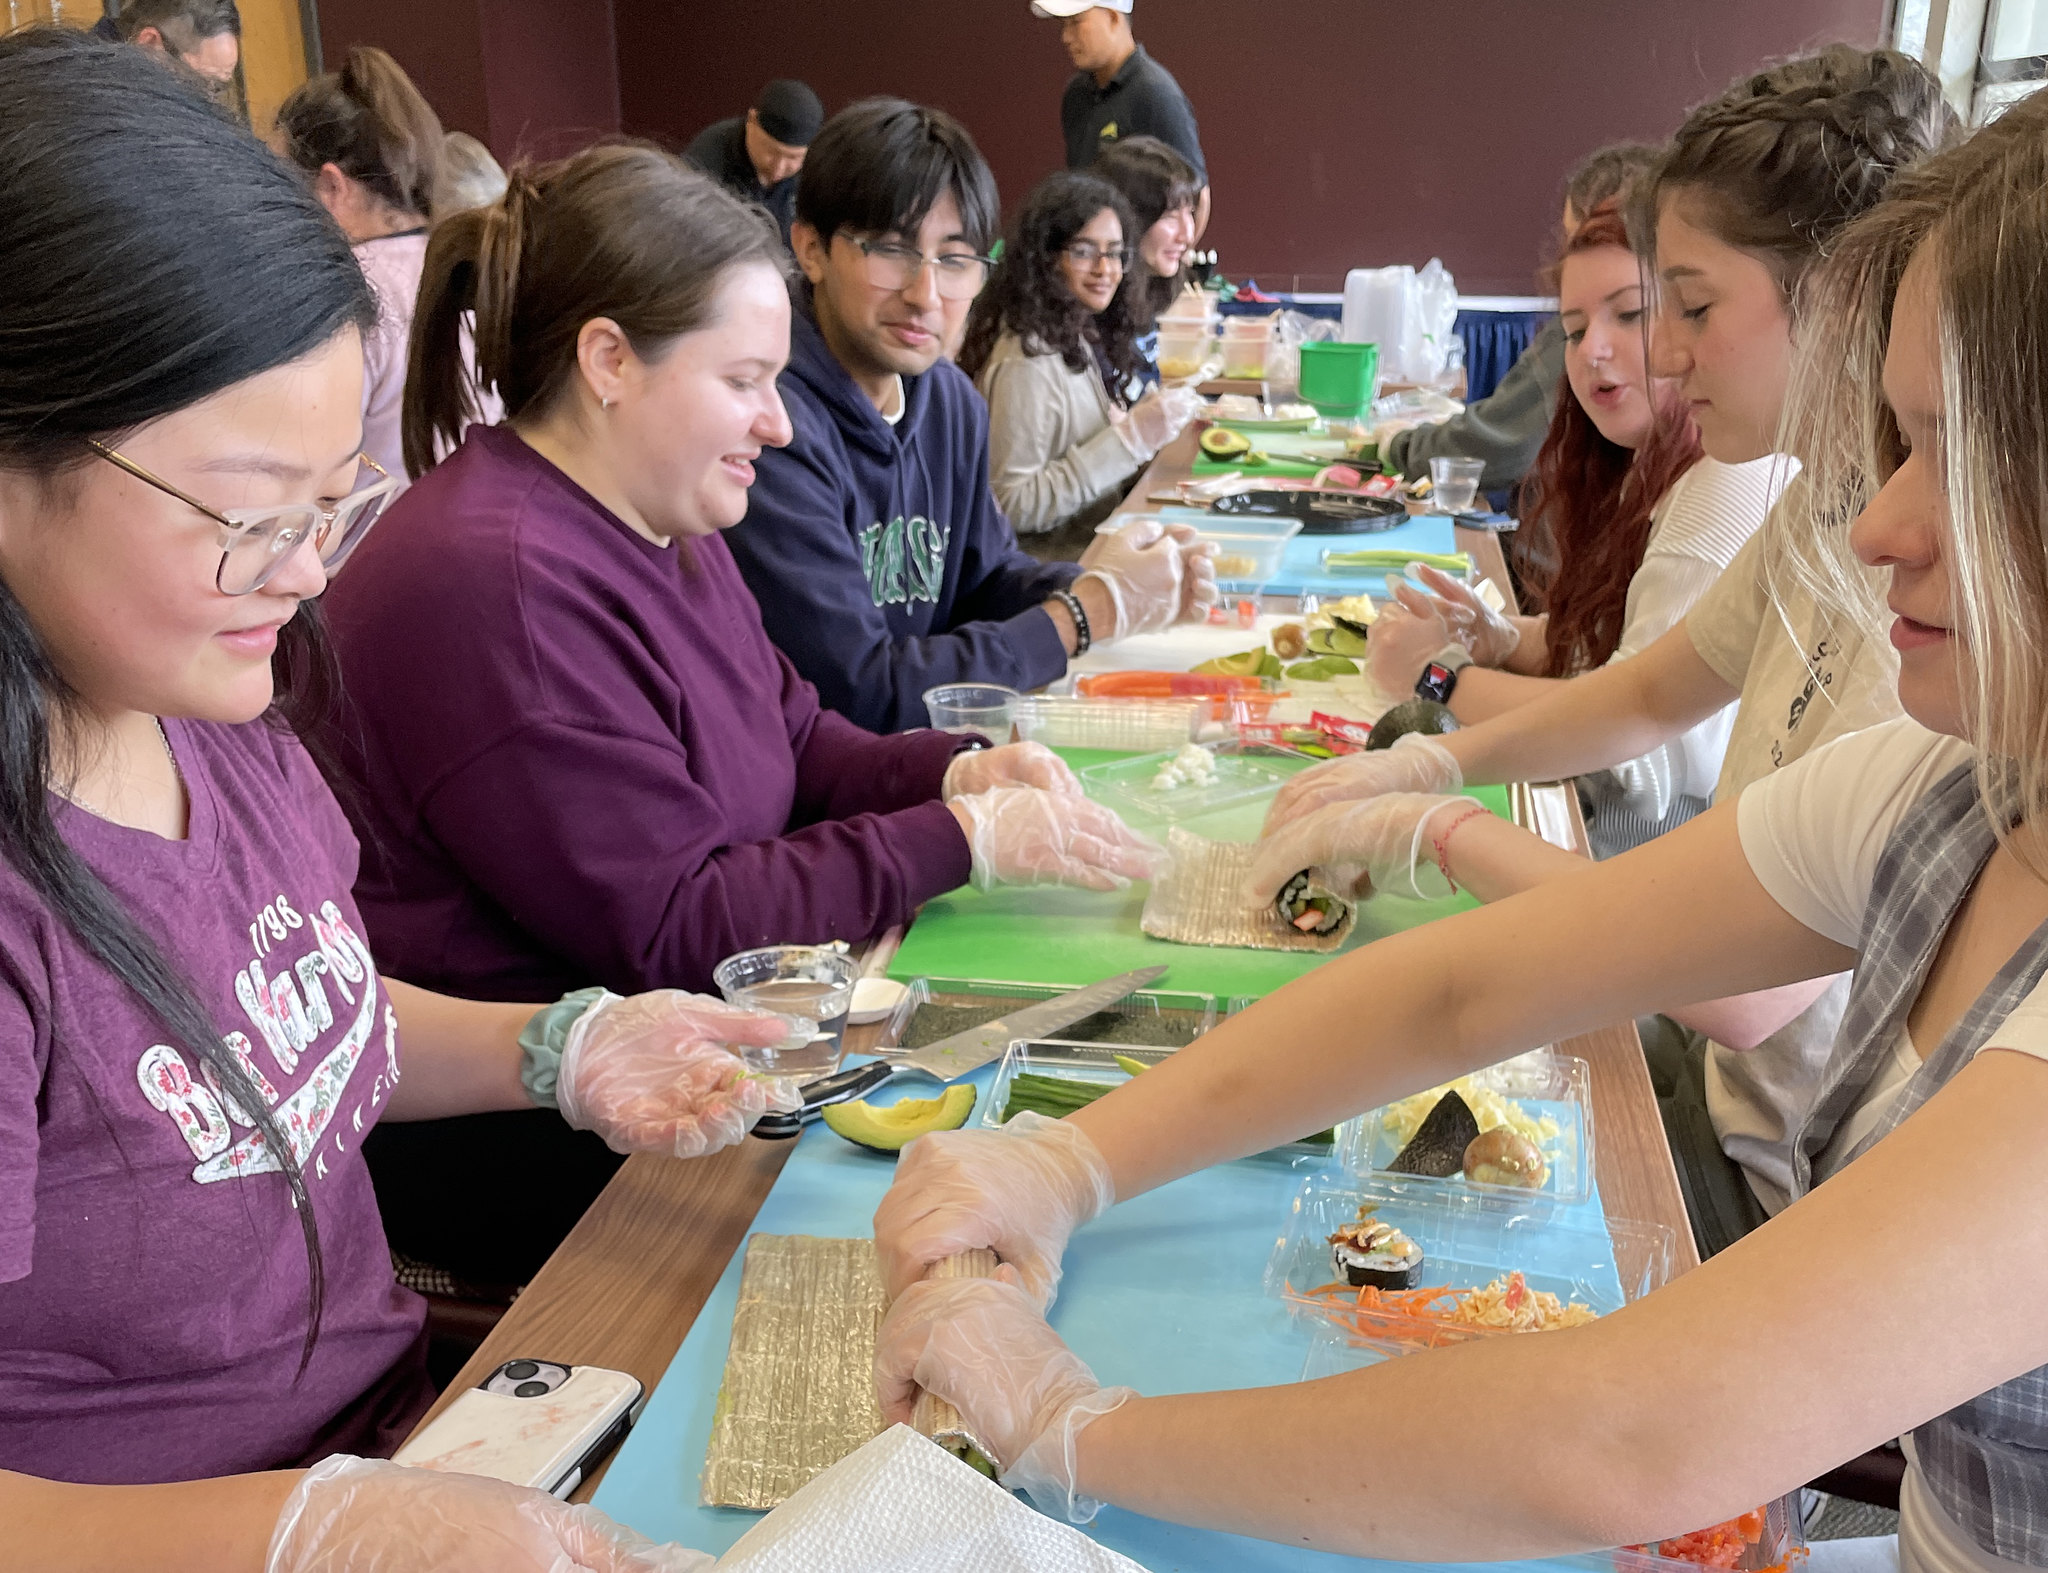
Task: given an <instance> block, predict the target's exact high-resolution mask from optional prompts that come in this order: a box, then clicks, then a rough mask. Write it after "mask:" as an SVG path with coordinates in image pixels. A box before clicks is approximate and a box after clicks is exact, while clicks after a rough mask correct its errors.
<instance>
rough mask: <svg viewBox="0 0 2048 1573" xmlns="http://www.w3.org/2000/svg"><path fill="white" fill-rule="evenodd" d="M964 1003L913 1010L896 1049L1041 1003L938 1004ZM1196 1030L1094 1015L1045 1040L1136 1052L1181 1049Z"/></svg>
mask: <svg viewBox="0 0 2048 1573" xmlns="http://www.w3.org/2000/svg"><path fill="white" fill-rule="evenodd" d="M963 997H964V996H962V995H958V994H948V995H941V996H940V997H939V999H935V1000H931V1001H928V1002H927V1003H925V1004H923V1005H920V1006H918V1007H917V1009H916V1011H914V1012H913V1013H912V1014H911V1017H910V1022H909V1025H908V1026H906V1027H905V1028H904V1029H903V1041H902V1042H901V1043H900V1044H898V1045H897V1047H898V1048H903V1049H921V1048H924V1047H925V1046H926V1045H927V1044H932V1043H937V1042H939V1041H940V1039H942V1038H950V1037H952V1036H953V1034H954V1033H956V1032H965V1031H966V1030H967V1029H968V1028H969V1027H979V1026H980V1025H981V1024H982V1023H983V1022H988V1021H994V1020H995V1019H996V1018H997V1017H998V1016H1007V1015H1009V1014H1011V1013H1013V1012H1015V1011H1017V1010H1021V1009H1022V1008H1023V1007H1024V1006H1026V1005H1035V1004H1038V1003H1040V1002H1039V1001H1037V1000H1031V999H1004V998H1002V997H1001V996H998V995H990V996H989V997H988V998H986V999H976V1000H975V1002H974V1003H973V1004H971V1005H956V1004H950V1003H943V1002H944V1001H951V1000H958V999H961V998H963ZM1201 1027H1202V1018H1201V1016H1200V1014H1199V1013H1197V1012H1195V1011H1187V1010H1162V1011H1149V1010H1143V1009H1142V1008H1141V1009H1138V1010H1129V1011H1121V1010H1099V1011H1097V1012H1096V1013H1095V1014H1094V1015H1092V1016H1083V1017H1082V1018H1081V1019H1080V1020H1079V1021H1077V1022H1075V1023H1074V1024H1073V1025H1072V1026H1071V1027H1062V1028H1060V1030H1059V1031H1058V1032H1056V1033H1051V1034H1047V1036H1050V1037H1056V1038H1059V1039H1060V1040H1061V1041H1063V1042H1068V1043H1127V1044H1132V1045H1134V1046H1136V1047H1138V1048H1141V1049H1143V1048H1159V1049H1184V1048H1186V1047H1187V1046H1188V1045H1189V1044H1190V1043H1193V1042H1194V1041H1195V1039H1196V1038H1197V1037H1198V1036H1200V1034H1201Z"/></svg>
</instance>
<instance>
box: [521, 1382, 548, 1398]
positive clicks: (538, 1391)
mask: <svg viewBox="0 0 2048 1573" xmlns="http://www.w3.org/2000/svg"><path fill="white" fill-rule="evenodd" d="M547 1390H548V1384H547V1383H545V1382H521V1383H520V1384H519V1385H518V1386H517V1387H515V1388H513V1389H512V1396H513V1397H514V1398H539V1397H540V1396H541V1395H542V1394H543V1393H545V1392H547Z"/></svg>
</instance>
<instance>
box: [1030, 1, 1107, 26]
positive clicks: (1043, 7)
mask: <svg viewBox="0 0 2048 1573" xmlns="http://www.w3.org/2000/svg"><path fill="white" fill-rule="evenodd" d="M1097 6H1100V7H1102V9H1103V10H1105V11H1121V12H1123V13H1124V15H1126V16H1129V15H1130V14H1131V0H1031V14H1032V15H1033V16H1049V17H1051V18H1052V19H1053V20H1054V21H1063V20H1065V19H1066V18H1067V17H1070V16H1079V15H1080V14H1081V13H1082V12H1083V11H1093V10H1094V9H1095V8H1096V7H1097Z"/></svg>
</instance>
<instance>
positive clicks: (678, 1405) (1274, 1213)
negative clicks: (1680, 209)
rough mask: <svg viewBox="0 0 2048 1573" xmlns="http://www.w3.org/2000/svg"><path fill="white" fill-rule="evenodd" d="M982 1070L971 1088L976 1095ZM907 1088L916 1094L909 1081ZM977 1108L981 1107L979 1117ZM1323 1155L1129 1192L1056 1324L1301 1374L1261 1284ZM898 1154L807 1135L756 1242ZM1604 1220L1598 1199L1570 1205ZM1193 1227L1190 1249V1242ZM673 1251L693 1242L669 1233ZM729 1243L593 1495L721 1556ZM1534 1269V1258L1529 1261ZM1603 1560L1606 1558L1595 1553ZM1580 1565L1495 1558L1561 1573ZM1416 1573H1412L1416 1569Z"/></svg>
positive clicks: (820, 1211) (1185, 1361)
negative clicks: (713, 1502) (715, 1436)
mask: <svg viewBox="0 0 2048 1573" xmlns="http://www.w3.org/2000/svg"><path fill="white" fill-rule="evenodd" d="M991 1074H992V1073H991V1071H989V1070H983V1071H980V1072H977V1073H976V1074H975V1076H974V1077H973V1078H972V1080H973V1081H974V1082H975V1083H976V1085H977V1086H978V1087H979V1088H980V1089H981V1090H982V1092H983V1094H984V1095H986V1092H987V1086H988V1082H989V1080H990V1077H991ZM906 1095H913V1096H914V1095H916V1089H915V1088H912V1089H909V1090H908V1091H907V1092H906ZM976 1117H977V1118H978V1117H979V1111H977V1116H976ZM1314 1164H1315V1160H1294V1161H1289V1160H1287V1159H1285V1158H1282V1157H1278V1156H1273V1157H1267V1158H1254V1159H1247V1160H1245V1161H1244V1162H1241V1163H1231V1164H1224V1165H1221V1166H1219V1167H1217V1168H1214V1169H1210V1170H1206V1171H1204V1172H1202V1173H1199V1174H1192V1175H1189V1176H1188V1177H1187V1178H1185V1179H1182V1180H1178V1181H1176V1182H1174V1183H1173V1184H1171V1185H1167V1186H1163V1187H1161V1188H1160V1189H1159V1190H1157V1191H1153V1192H1151V1193H1150V1194H1148V1195H1145V1196H1140V1197H1136V1198H1133V1199H1132V1200H1131V1201H1128V1202H1125V1203H1123V1204H1122V1205H1120V1206H1118V1207H1116V1208H1114V1209H1113V1210H1112V1211H1111V1212H1109V1213H1108V1214H1107V1215H1105V1216H1104V1217H1102V1218H1100V1219H1098V1220H1097V1221H1096V1222H1094V1223H1093V1224H1090V1225H1088V1226H1087V1227H1086V1228H1084V1229H1082V1230H1081V1231H1080V1232H1079V1233H1077V1234H1076V1235H1075V1237H1074V1240H1073V1243H1072V1246H1071V1247H1070V1249H1069V1250H1068V1253H1067V1258H1066V1269H1067V1272H1066V1278H1065V1281H1064V1282H1063V1283H1062V1285H1061V1289H1060V1298H1059V1303H1058V1304H1057V1305H1056V1306H1055V1307H1054V1309H1053V1314H1052V1322H1053V1325H1054V1326H1055V1327H1057V1328H1058V1329H1059V1331H1060V1333H1061V1335H1062V1336H1063V1337H1064V1338H1066V1339H1067V1341H1068V1342H1069V1343H1070V1344H1071V1345H1072V1346H1073V1347H1074V1349H1075V1350H1076V1351H1077V1352H1078V1353H1079V1354H1080V1355H1081V1356H1082V1357H1083V1358H1085V1359H1086V1360H1087V1361H1088V1362H1089V1364H1090V1365H1091V1366H1093V1367H1094V1369H1095V1372H1096V1374H1097V1375H1098V1376H1099V1377H1101V1378H1102V1380H1103V1381H1104V1382H1106V1383H1116V1384H1123V1385H1127V1386H1131V1387H1135V1388H1137V1389H1138V1390H1139V1391H1140V1392H1146V1393H1155V1394H1158V1393H1182V1392H1199V1391H1208V1390H1213V1389H1216V1388H1219V1387H1225V1388H1230V1387H1260V1386H1268V1385H1272V1384H1275V1383H1283V1382H1293V1381H1297V1380H1299V1379H1300V1377H1301V1375H1302V1370H1303V1366H1304V1364H1305V1363H1306V1362H1307V1360H1308V1358H1309V1355H1310V1353H1311V1351H1312V1349H1313V1348H1314V1347H1315V1340H1314V1338H1313V1337H1312V1334H1311V1331H1310V1328H1309V1325H1308V1324H1306V1323H1303V1322H1298V1321H1295V1320H1293V1319H1292V1318H1291V1317H1290V1316H1289V1314H1288V1312H1287V1310H1286V1308H1285V1307H1284V1306H1283V1305H1282V1304H1281V1303H1280V1302H1279V1301H1278V1300H1277V1299H1275V1298H1273V1297H1272V1296H1270V1295H1268V1294H1267V1293H1266V1291H1265V1288H1264V1283H1263V1280H1264V1274H1265V1268H1266V1263H1267V1259H1268V1257H1269V1255H1270V1253H1271V1252H1272V1250H1273V1245H1274V1239H1275V1235H1276V1234H1277V1233H1278V1232H1279V1230H1280V1229H1281V1227H1282V1226H1283V1224H1284V1223H1285V1221H1286V1219H1287V1216H1288V1210H1289V1206H1290V1203H1291V1200H1292V1198H1293V1196H1294V1194H1295V1192H1296V1191H1297V1189H1298V1188H1299V1187H1300V1185H1301V1183H1302V1180H1303V1178H1304V1177H1305V1174H1306V1173H1307V1172H1308V1171H1307V1169H1306V1168H1304V1167H1303V1165H1314ZM894 1172H895V1165H894V1161H893V1160H892V1159H890V1158H887V1157H884V1156H882V1155H879V1154H875V1153H870V1152H866V1151H863V1150H861V1149H858V1148H855V1147H853V1146H852V1145H850V1144H849V1143H847V1142H845V1141H842V1140H841V1139H840V1138H839V1137H837V1136H834V1135H833V1134H832V1133H831V1132H829V1131H827V1130H825V1129H824V1128H823V1127H820V1126H814V1127H812V1128H811V1129H810V1130H809V1131H807V1132H806V1133H805V1134H804V1136H803V1137H802V1138H801V1139H800V1140H799V1142H798V1144H797V1148H796V1150H795V1152H793V1153H792V1154H791V1155H790V1159H789V1163H788V1165H787V1166H786V1167H785V1168H784V1169H783V1171H782V1175H781V1177H780V1178H779V1179H778V1180H777V1181H776V1184H775V1188H774V1190H773V1191H772V1192H770V1194H769V1196H768V1199H767V1201H766V1202H765V1203H764V1204H763V1205H762V1208H761V1211H760V1214H759V1216H758V1217H757V1218H756V1219H755V1221H754V1228H755V1231H757V1232H760V1233H766V1234H815V1235H828V1236H856V1235H865V1234H867V1233H868V1232H869V1229H870V1222H871V1219H872V1217H873V1215H874V1209H875V1205H876V1203H877V1202H879V1201H880V1200H881V1197H882V1193H883V1192H884V1191H885V1190H886V1189H887V1188H888V1185H889V1181H890V1178H891V1177H892V1176H893V1174H894ZM1581 1209H1584V1216H1585V1218H1586V1219H1588V1220H1592V1221H1594V1226H1595V1227H1598V1223H1597V1220H1599V1219H1600V1218H1601V1217H1602V1216H1603V1215H1602V1214H1601V1212H1600V1202H1599V1198H1598V1196H1597V1195H1596V1196H1595V1197H1593V1198H1592V1199H1591V1200H1590V1201H1589V1202H1587V1203H1583V1204H1579V1206H1578V1207H1575V1208H1574V1209H1573V1212H1574V1214H1577V1213H1579V1212H1580V1210H1581ZM1191 1228H1198V1229H1199V1232H1200V1237H1201V1241H1202V1248H1201V1249H1200V1250H1199V1251H1192V1250H1189V1249H1188V1248H1187V1240H1188V1237H1189V1231H1190V1229H1191ZM678 1248H679V1249H682V1248H686V1247H685V1245H684V1242H682V1241H679V1242H678ZM743 1256H744V1250H742V1251H741V1252H738V1253H735V1255H734V1257H733V1260H732V1263H731V1265H730V1266H729V1267H728V1268H727V1269H726V1272H725V1275H724V1276H723V1277H722V1278H721V1279H720V1280H719V1283H718V1287H717V1289H715V1290H714V1291H713V1292H712V1295H711V1298H710V1299H709V1300H707V1301H706V1302H705V1305H704V1309H703V1310H702V1311H701V1312H700V1313H699V1314H698V1317H697V1321H696V1324H695V1325H694V1326H693V1327H692V1328H691V1329H690V1333H689V1336H688V1337H687V1338H686V1339H685V1340H684V1341H683V1346H682V1348H681V1349H680V1350H678V1351H677V1353H676V1358H675V1360H674V1362H673V1363H672V1364H671V1365H670V1367H669V1369H668V1374H667V1375H666V1376H664V1377H663V1378H662V1381H661V1383H660V1385H659V1386H658V1387H657V1388H656V1389H655V1391H654V1394H653V1396H652V1397H651V1398H650V1399H649V1401H648V1404H647V1410H646V1413H645V1414H644V1415H643V1416H642V1417H641V1420H640V1423H639V1425H638V1427H637V1428H636V1429H635V1430H634V1432H633V1434H632V1435H631V1436H630V1437H629V1438H627V1440H626V1443H625V1446H624V1447H623V1448H622V1449H621V1450H620V1452H619V1455H618V1457H617V1459H616V1460H615V1461H614V1462H613V1464H612V1467H611V1470H610V1472H609V1473H608V1474H607V1475H606V1476H605V1478H604V1482H603V1484H602V1485H601V1486H600V1487H599V1488H598V1491H597V1495H596V1503H597V1506H598V1507H600V1508H602V1509H603V1510H604V1511H605V1512H607V1513H609V1514H611V1515H612V1516H613V1517H614V1518H616V1519H619V1520H620V1521H622V1522H624V1523H627V1524H630V1525H631V1526H632V1527H633V1528H635V1529H637V1530H639V1531H640V1532H641V1533H642V1534H645V1535H651V1536H652V1537H654V1538H655V1539H656V1540H674V1541H679V1542H681V1543H682V1544H684V1545H688V1546H693V1547H695V1548H696V1549H698V1550H700V1551H709V1552H714V1553H722V1552H724V1551H725V1550H726V1549H727V1548H728V1547H729V1546H731V1545H732V1543H733V1542H734V1541H735V1540H737V1539H738V1538H739V1537H740V1536H741V1535H742V1534H744V1533H745V1532H746V1531H747V1530H748V1529H749V1528H750V1527H752V1525H753V1524H754V1523H755V1522H757V1515H755V1514H752V1513H747V1512H743V1511H740V1510H738V1509H734V1508H707V1507H702V1506H700V1505H699V1503H698V1477H699V1475H700V1473H701V1471H702V1469H703V1465H704V1452H705V1448H706V1446H707V1445H708V1443H709V1441H710V1436H711V1420H712V1412H713V1409H714V1406H715V1404H716V1401H717V1398H718V1388H719V1382H720V1378H721V1376H722V1375H723V1372H724V1369H725V1355H726V1347H727V1344H728V1342H729V1341H730V1336H731V1331H732V1317H733V1309H734V1306H735V1304H736V1303H737V1300H738V1296H739V1276H740V1263H741V1259H742V1257H743ZM1532 1265H1533V1264H1532ZM1088 1533H1089V1534H1090V1535H1092V1536H1094V1537H1095V1538H1096V1539H1097V1540H1099V1541H1101V1542H1102V1543H1103V1544H1104V1545H1107V1546H1111V1547H1113V1548H1115V1549H1116V1550H1118V1551H1121V1552H1123V1553H1124V1554H1125V1555H1127V1556H1129V1557H1132V1558H1134V1559H1135V1560H1137V1561H1138V1562H1139V1563H1141V1564H1142V1565H1144V1566H1145V1567H1147V1568H1149V1569H1152V1570H1154V1573H1168V1570H1173V1573H1319V1570H1324V1569H1328V1570H1330V1573H1335V1570H1337V1569H1340V1568H1366V1567H1369V1568H1377V1569H1388V1570H1394V1569H1401V1568H1404V1567H1406V1566H1407V1565H1405V1564H1399V1563H1372V1562H1361V1561H1359V1560H1357V1559H1354V1558H1348V1557H1338V1556H1331V1555H1327V1554H1325V1553H1321V1552H1312V1551H1303V1550H1299V1549H1296V1548H1292V1547H1287V1546H1281V1545H1274V1544H1271V1543H1269V1542H1266V1541H1260V1540H1247V1539H1244V1538H1242V1537H1240V1536H1236V1535H1224V1534H1217V1533H1215V1532H1213V1531H1209V1530H1198V1529H1189V1528H1186V1527H1184V1526H1181V1525H1177V1524H1167V1523H1163V1522H1161V1521H1159V1520H1157V1519H1151V1518H1146V1517H1143V1516H1141V1515H1139V1514H1136V1513H1126V1512H1123V1511H1120V1510H1118V1509H1115V1508H1110V1509H1106V1510H1105V1511H1104V1512H1103V1513H1102V1515H1101V1516H1100V1517H1099V1518H1097V1519H1096V1521H1095V1522H1094V1523H1093V1524H1092V1525H1090V1526H1089V1527H1088ZM1602 1560H1603V1561H1604V1559H1602ZM1587 1565H1588V1563H1587V1562H1586V1561H1584V1560H1581V1561H1577V1562H1570V1563H1565V1562H1552V1563H1519V1564H1503V1566H1512V1567H1517V1568H1525V1569H1530V1570H1534V1569H1538V1568H1541V1569H1545V1570H1546V1573H1557V1570H1559V1569H1560V1568H1562V1567H1566V1566H1573V1567H1585V1566H1587ZM1416 1573H1422V1569H1421V1568H1420V1567H1419V1566H1418V1567H1417V1568H1416Z"/></svg>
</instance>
